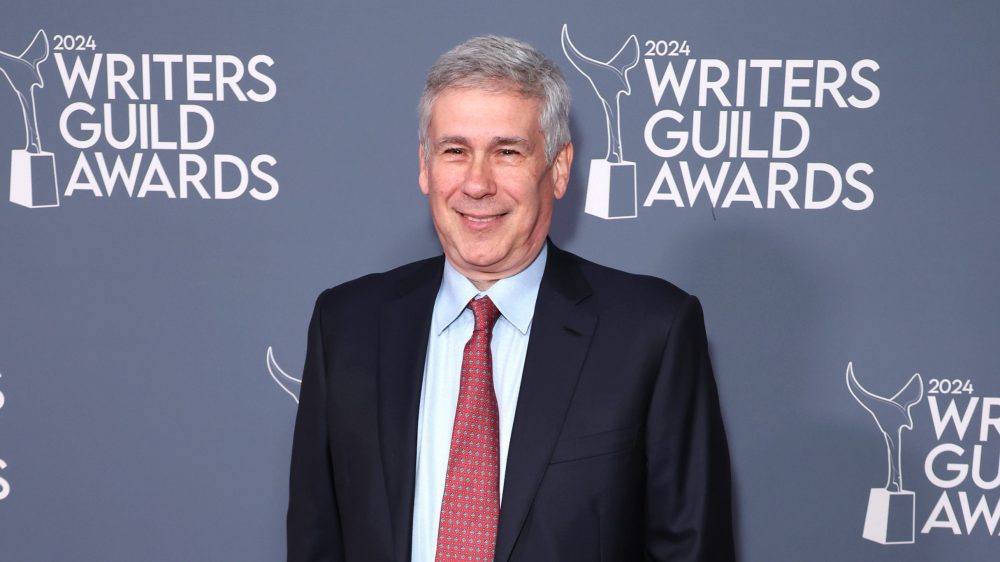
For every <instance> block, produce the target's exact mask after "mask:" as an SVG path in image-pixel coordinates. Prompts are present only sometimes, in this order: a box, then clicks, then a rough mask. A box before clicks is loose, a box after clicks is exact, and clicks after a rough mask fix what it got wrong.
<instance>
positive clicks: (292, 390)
mask: <svg viewBox="0 0 1000 562" xmlns="http://www.w3.org/2000/svg"><path fill="white" fill-rule="evenodd" d="M266 361H267V372H268V373H270V374H271V378H272V379H274V382H276V383H278V386H280V387H281V390H284V391H285V392H287V393H288V395H289V396H291V397H292V400H295V403H296V404H298V403H299V387H300V386H302V379H297V378H295V377H293V376H292V375H289V374H288V373H286V372H285V371H284V369H282V368H281V367H279V366H278V362H277V361H275V360H274V350H272V349H271V346H267V358H266Z"/></svg>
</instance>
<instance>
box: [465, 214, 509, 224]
mask: <svg viewBox="0 0 1000 562" xmlns="http://www.w3.org/2000/svg"><path fill="white" fill-rule="evenodd" d="M456 212H457V213H458V214H459V215H461V216H462V218H463V219H468V220H470V221H472V222H493V221H495V220H497V219H499V218H500V217H503V216H504V215H506V214H507V213H500V214H497V215H468V214H465V213H463V212H461V211H456Z"/></svg>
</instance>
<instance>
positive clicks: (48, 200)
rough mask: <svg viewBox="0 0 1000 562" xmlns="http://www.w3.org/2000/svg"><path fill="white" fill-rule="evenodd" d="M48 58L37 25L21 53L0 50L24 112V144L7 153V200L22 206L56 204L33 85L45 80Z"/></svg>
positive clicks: (1, 65) (51, 161) (2, 67)
mask: <svg viewBox="0 0 1000 562" xmlns="http://www.w3.org/2000/svg"><path fill="white" fill-rule="evenodd" d="M47 58H49V38H48V36H46V35H45V30H44V29H39V30H38V33H36V34H35V38H34V39H32V40H31V43H29V44H28V46H27V47H25V49H24V51H23V52H22V53H21V54H20V55H16V56H15V55H12V54H10V53H6V52H4V51H0V72H2V73H3V75H4V76H6V77H7V81H8V82H10V85H11V87H13V88H14V93H16V94H17V99H18V101H20V102H21V112H22V113H23V114H24V135H25V137H26V138H25V145H24V148H23V149H15V150H12V151H11V153H10V201H11V202H12V203H17V204H18V205H21V206H23V207H30V208H38V207H58V206H59V188H58V186H57V183H56V161H55V157H54V156H53V155H52V153H51V152H45V151H43V150H42V141H41V138H40V137H39V136H38V120H37V119H36V117H35V88H43V87H44V86H45V81H44V80H42V74H41V72H40V71H39V66H41V64H42V62H44V61H45V60H46V59H47Z"/></svg>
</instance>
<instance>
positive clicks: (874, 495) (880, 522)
mask: <svg viewBox="0 0 1000 562" xmlns="http://www.w3.org/2000/svg"><path fill="white" fill-rule="evenodd" d="M914 497H915V496H914V494H913V492H890V491H889V490H886V489H885V488H872V489H871V493H870V494H869V495H868V513H867V514H866V515H865V530H864V532H863V533H862V534H861V536H863V537H864V538H866V539H868V540H870V541H872V542H877V543H879V544H912V543H913V539H914V537H913V528H914V526H915V511H914V505H915V502H914Z"/></svg>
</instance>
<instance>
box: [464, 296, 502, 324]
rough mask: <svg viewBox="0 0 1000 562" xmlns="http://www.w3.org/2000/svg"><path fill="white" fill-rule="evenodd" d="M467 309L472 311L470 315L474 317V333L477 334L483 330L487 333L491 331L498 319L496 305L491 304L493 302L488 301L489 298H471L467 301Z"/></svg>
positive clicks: (498, 313)
mask: <svg viewBox="0 0 1000 562" xmlns="http://www.w3.org/2000/svg"><path fill="white" fill-rule="evenodd" d="M469 308H470V309H472V314H474V315H475V316H476V328H475V331H477V332H481V331H483V330H485V331H487V332H489V331H491V330H493V325H494V324H496V323H497V319H498V318H500V311H499V310H498V309H497V305H495V304H493V301H491V300H490V297H486V296H484V297H483V298H481V299H477V298H473V299H472V300H471V301H469Z"/></svg>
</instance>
